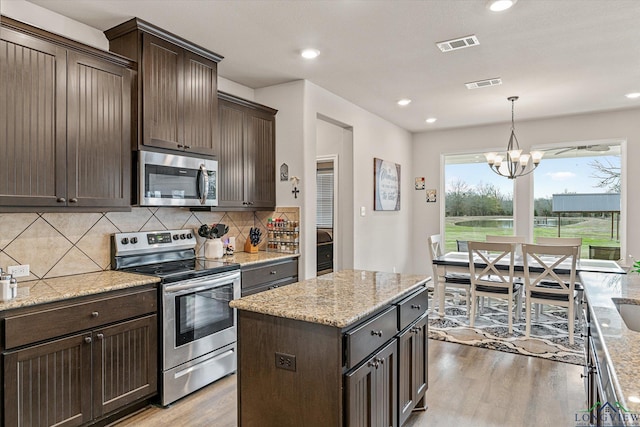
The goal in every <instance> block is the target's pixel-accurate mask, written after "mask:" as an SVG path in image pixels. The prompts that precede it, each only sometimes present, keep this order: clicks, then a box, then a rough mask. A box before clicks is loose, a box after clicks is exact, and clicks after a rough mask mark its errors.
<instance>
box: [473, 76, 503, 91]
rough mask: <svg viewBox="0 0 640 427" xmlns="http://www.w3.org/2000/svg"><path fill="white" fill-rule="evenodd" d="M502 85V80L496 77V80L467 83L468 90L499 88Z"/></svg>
mask: <svg viewBox="0 0 640 427" xmlns="http://www.w3.org/2000/svg"><path fill="white" fill-rule="evenodd" d="M501 84H502V79H501V78H500V77H496V78H494V79H486V80H478V81H477V82H471V83H465V84H464V85H465V86H466V87H467V89H478V88H480V87H489V86H497V85H501Z"/></svg>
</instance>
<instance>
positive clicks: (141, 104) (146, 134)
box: [105, 18, 222, 156]
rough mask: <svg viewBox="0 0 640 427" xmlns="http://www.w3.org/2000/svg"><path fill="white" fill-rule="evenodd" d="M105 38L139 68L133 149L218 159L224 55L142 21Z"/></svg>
mask: <svg viewBox="0 0 640 427" xmlns="http://www.w3.org/2000/svg"><path fill="white" fill-rule="evenodd" d="M105 35H106V37H107V39H109V49H110V50H111V51H113V52H117V53H119V54H122V55H125V56H128V57H130V58H133V59H135V60H136V61H137V62H138V64H140V72H139V74H138V104H137V110H138V111H137V113H138V114H137V115H138V118H139V122H138V129H137V131H138V138H137V141H136V145H135V146H134V148H138V149H143V148H145V147H147V148H148V147H152V148H160V149H169V150H178V151H183V152H188V153H197V154H204V155H211V156H215V155H217V154H218V62H220V60H222V56H220V55H218V54H216V53H214V52H211V51H208V50H206V49H204V48H202V47H200V46H197V45H196V44H194V43H191V42H189V41H187V40H184V39H182V38H180V37H178V36H176V35H174V34H171V33H169V32H167V31H165V30H163V29H161V28H158V27H156V26H154V25H152V24H150V23H148V22H145V21H143V20H141V19H138V18H133V19H131V20H129V21H127V22H124V23H122V24H120V25H118V26H116V27H113V28H111V29H109V30H107V31H105Z"/></svg>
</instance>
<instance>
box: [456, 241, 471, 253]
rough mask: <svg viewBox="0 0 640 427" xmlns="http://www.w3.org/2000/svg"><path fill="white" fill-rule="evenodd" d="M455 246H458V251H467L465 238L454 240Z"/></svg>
mask: <svg viewBox="0 0 640 427" xmlns="http://www.w3.org/2000/svg"><path fill="white" fill-rule="evenodd" d="M456 247H457V248H458V252H469V247H468V245H467V241H466V240H456Z"/></svg>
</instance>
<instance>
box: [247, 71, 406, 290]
mask: <svg viewBox="0 0 640 427" xmlns="http://www.w3.org/2000/svg"><path fill="white" fill-rule="evenodd" d="M256 100H257V101H258V102H260V103H263V104H266V105H269V106H272V107H273V108H276V109H278V110H279V111H280V112H279V113H278V116H277V129H276V138H277V141H278V148H277V152H276V165H278V166H279V165H280V164H281V163H282V162H283V161H286V162H287V163H288V164H289V165H290V166H289V174H290V175H298V176H300V177H301V183H300V184H301V193H300V195H299V196H298V200H297V203H299V206H301V213H300V214H301V218H302V219H301V222H302V225H303V227H304V230H303V233H302V234H303V235H302V236H301V239H302V240H304V241H303V242H301V248H302V249H301V252H302V256H301V265H302V267H301V275H302V277H304V278H308V277H313V276H314V275H315V252H316V248H315V211H316V189H315V168H316V161H315V159H316V155H317V150H316V137H317V130H316V126H317V118H318V116H322V117H325V118H329V119H331V120H333V121H336V122H339V123H343V124H345V125H346V126H350V127H351V128H352V129H353V158H354V162H353V182H354V186H353V187H354V192H353V193H354V195H353V204H354V211H353V212H352V213H351V215H352V218H353V221H354V236H355V237H354V260H353V265H354V268H356V269H368V270H377V271H393V270H394V269H395V270H396V271H398V272H410V271H411V270H412V265H411V256H410V244H409V242H410V240H411V216H412V208H411V199H410V190H411V188H412V185H413V173H412V171H411V169H412V164H411V163H412V162H411V156H412V148H411V147H412V144H411V134H410V133H409V132H407V131H405V130H404V129H401V128H399V127H397V126H395V125H393V124H391V123H389V122H387V121H385V120H383V119H381V118H379V117H377V116H375V115H374V114H371V113H369V112H368V111H365V110H363V109H362V108H360V107H358V106H357V105H354V104H352V103H350V102H348V101H346V100H344V99H342V98H340V97H338V96H336V95H334V94H332V93H331V92H329V91H327V90H325V89H323V88H321V87H319V86H317V85H315V84H313V83H310V82H307V81H304V82H294V83H288V84H285V85H279V86H272V87H269V88H265V89H258V90H256ZM281 113H283V114H282V116H281ZM298 114H302V117H300V119H301V120H298V118H296V115H298ZM374 157H378V158H382V159H384V160H388V161H392V162H395V163H399V164H400V165H401V166H402V172H401V200H402V201H401V210H400V211H397V212H374V211H373V158H374ZM291 165H294V166H295V167H294V170H292V167H291ZM296 168H297V169H296ZM287 190H288V191H289V192H290V186H289V188H288V189H284V188H282V187H281V186H278V193H277V204H278V205H279V206H287V205H288V202H289V201H291V202H296V201H294V200H291V196H290V195H288V194H287ZM360 206H364V207H365V209H366V215H365V216H364V217H361V216H360Z"/></svg>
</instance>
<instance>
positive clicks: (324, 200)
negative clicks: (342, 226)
mask: <svg viewBox="0 0 640 427" xmlns="http://www.w3.org/2000/svg"><path fill="white" fill-rule="evenodd" d="M316 186H317V204H316V225H317V227H318V228H333V168H331V169H325V168H321V167H320V164H318V170H317V172H316Z"/></svg>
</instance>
